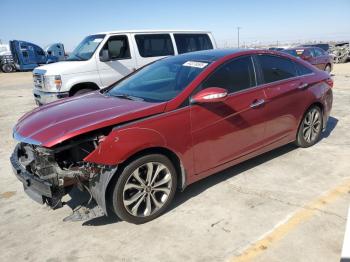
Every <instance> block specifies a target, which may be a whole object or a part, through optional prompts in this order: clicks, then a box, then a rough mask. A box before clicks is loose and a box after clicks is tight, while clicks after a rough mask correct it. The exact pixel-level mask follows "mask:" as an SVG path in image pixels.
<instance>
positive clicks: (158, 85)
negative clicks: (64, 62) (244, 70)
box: [106, 56, 209, 102]
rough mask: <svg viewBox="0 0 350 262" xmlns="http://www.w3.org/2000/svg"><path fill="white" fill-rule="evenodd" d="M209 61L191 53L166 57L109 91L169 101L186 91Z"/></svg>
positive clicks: (122, 94)
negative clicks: (190, 55)
mask: <svg viewBox="0 0 350 262" xmlns="http://www.w3.org/2000/svg"><path fill="white" fill-rule="evenodd" d="M208 64H209V62H208V61H197V60H191V59H189V57H188V56H184V57H183V56H175V57H169V58H165V59H162V60H160V61H157V62H155V63H153V64H150V65H148V66H146V67H145V68H143V69H141V70H140V71H138V72H137V73H135V74H134V75H131V76H130V77H128V78H126V79H124V80H122V81H121V82H119V83H117V84H116V85H115V86H114V87H112V88H111V89H110V90H109V91H108V92H107V93H106V94H107V95H110V96H116V97H122V98H125V99H135V100H137V99H138V100H144V101H147V102H164V101H169V100H171V99H173V98H174V97H176V96H177V95H178V94H179V93H180V92H181V91H183V90H184V89H185V87H186V86H187V85H188V84H189V83H191V82H192V80H193V79H194V78H195V77H196V76H197V75H199V74H200V73H201V72H202V71H203V70H204V68H205V67H206V66H208Z"/></svg>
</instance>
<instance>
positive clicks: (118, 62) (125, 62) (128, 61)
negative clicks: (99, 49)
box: [96, 35, 136, 87]
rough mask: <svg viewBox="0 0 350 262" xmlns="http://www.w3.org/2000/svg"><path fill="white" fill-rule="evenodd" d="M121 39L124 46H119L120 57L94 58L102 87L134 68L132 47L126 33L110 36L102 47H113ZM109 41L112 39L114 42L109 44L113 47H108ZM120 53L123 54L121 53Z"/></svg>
mask: <svg viewBox="0 0 350 262" xmlns="http://www.w3.org/2000/svg"><path fill="white" fill-rule="evenodd" d="M119 40H120V41H119ZM122 40H123V41H124V43H125V46H120V49H119V51H120V58H117V57H116V58H113V57H111V60H110V61H106V62H102V61H100V59H99V57H97V58H96V59H97V61H96V63H97V66H98V71H99V74H100V79H101V83H102V85H103V87H106V86H109V85H111V84H113V83H114V82H116V81H118V80H119V79H121V78H122V77H124V76H126V75H128V74H130V73H131V72H132V71H134V70H135V67H136V62H135V59H134V56H133V48H132V45H131V44H130V40H129V36H128V35H117V36H111V37H110V38H109V39H108V40H107V42H106V44H105V46H104V48H114V47H116V45H118V44H120V43H122ZM125 40H126V42H125ZM109 41H110V42H111V41H114V43H113V44H112V45H111V46H113V47H108V42H109ZM114 49H115V48H114ZM126 50H127V51H126ZM127 52H128V53H127ZM122 53H125V54H124V55H122Z"/></svg>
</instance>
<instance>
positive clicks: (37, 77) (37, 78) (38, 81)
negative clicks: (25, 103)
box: [33, 74, 44, 89]
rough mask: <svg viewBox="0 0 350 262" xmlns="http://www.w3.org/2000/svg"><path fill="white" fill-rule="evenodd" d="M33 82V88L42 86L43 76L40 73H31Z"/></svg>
mask: <svg viewBox="0 0 350 262" xmlns="http://www.w3.org/2000/svg"><path fill="white" fill-rule="evenodd" d="M33 82H34V86H35V88H40V89H42V88H43V86H44V76H43V75H40V74H33Z"/></svg>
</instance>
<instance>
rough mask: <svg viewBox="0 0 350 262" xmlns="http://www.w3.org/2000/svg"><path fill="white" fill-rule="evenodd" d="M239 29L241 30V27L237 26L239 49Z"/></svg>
mask: <svg viewBox="0 0 350 262" xmlns="http://www.w3.org/2000/svg"><path fill="white" fill-rule="evenodd" d="M241 28H242V27H239V26H237V48H239V30H240V29H241Z"/></svg>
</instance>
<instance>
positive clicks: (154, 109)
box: [14, 91, 166, 147]
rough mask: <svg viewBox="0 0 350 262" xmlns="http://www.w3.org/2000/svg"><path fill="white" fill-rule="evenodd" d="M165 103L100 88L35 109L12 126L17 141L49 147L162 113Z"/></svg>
mask: <svg viewBox="0 0 350 262" xmlns="http://www.w3.org/2000/svg"><path fill="white" fill-rule="evenodd" d="M165 106H166V103H148V102H144V101H134V100H127V99H121V98H116V97H111V96H106V95H104V94H101V93H100V92H99V91H96V92H92V93H88V94H85V95H82V96H78V97H73V98H68V99H63V100H59V101H56V102H54V103H50V104H47V105H45V106H42V107H39V108H36V109H34V110H33V111H31V112H29V113H27V114H25V115H24V116H23V117H21V118H20V119H19V121H18V123H17V125H16V126H15V128H14V138H15V139H16V140H19V141H22V142H26V143H30V144H37V145H42V146H44V147H52V146H55V145H56V144H58V143H61V142H63V141H65V140H67V139H69V138H72V137H74V136H77V135H80V134H83V133H87V132H90V131H93V130H97V129H99V128H103V127H107V126H113V125H117V124H120V123H124V122H129V121H132V120H136V119H141V118H144V117H147V116H151V115H155V114H159V113H162V112H164V109H165Z"/></svg>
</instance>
